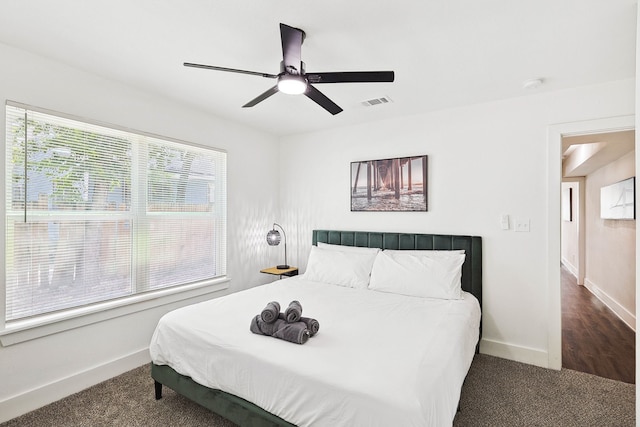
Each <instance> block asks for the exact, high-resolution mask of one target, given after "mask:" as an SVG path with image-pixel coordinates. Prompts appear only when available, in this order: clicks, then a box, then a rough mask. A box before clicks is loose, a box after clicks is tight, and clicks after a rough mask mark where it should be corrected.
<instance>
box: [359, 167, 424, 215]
mask: <svg viewBox="0 0 640 427" xmlns="http://www.w3.org/2000/svg"><path fill="white" fill-rule="evenodd" d="M427 187H428V186H427V156H426V155H424V156H411V157H396V158H393V159H383V160H365V161H359V162H352V163H351V211H353V212H356V211H376V212H393V211H401V212H426V211H427Z"/></svg>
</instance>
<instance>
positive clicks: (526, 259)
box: [280, 80, 634, 366]
mask: <svg viewBox="0 0 640 427" xmlns="http://www.w3.org/2000/svg"><path fill="white" fill-rule="evenodd" d="M381 108H384V107H381ZM633 113H634V80H624V81H617V82H611V83H608V84H603V85H598V86H591V87H583V88H577V89H573V90H565V91H559V92H553V93H546V94H545V93H543V94H538V95H532V96H527V97H522V98H517V99H511V100H505V101H500V102H492V103H486V104H481V105H474V106H468V107H464V108H458V109H450V110H445V111H439V112H434V113H430V114H423V115H418V116H415V117H409V118H403V119H397V120H389V121H384V122H378V123H375V124H367V125H364V126H353V127H347V128H341V129H338V130H333V131H325V132H318V133H312V134H304V135H296V136H292V137H290V138H286V139H285V140H284V141H283V143H282V145H281V147H280V150H281V151H282V153H286V158H287V162H286V163H283V164H282V165H281V167H282V169H281V182H282V189H283V191H282V193H281V200H282V212H283V217H284V218H286V220H285V219H283V221H284V224H287V225H288V226H289V229H293V230H295V232H291V233H289V235H290V242H292V243H290V245H289V247H290V252H291V254H292V259H291V262H292V263H297V264H298V265H300V266H301V267H304V264H305V260H306V257H307V254H308V251H309V247H310V232H311V230H312V229H314V228H332V229H345V230H349V229H353V230H389V231H407V232H426V233H452V234H473V235H479V236H482V237H483V253H484V264H483V269H484V271H483V273H484V274H483V276H484V277H483V279H484V292H483V304H484V305H483V339H482V343H481V351H482V352H484V353H488V354H493V355H497V356H501V357H506V358H510V359H514V360H520V361H524V362H527V363H532V364H535V365H540V366H551V365H552V364H551V363H550V361H549V357H550V354H549V337H548V333H549V320H548V313H549V306H548V302H549V300H548V295H549V293H550V292H551V289H550V288H549V286H554V287H558V286H559V277H558V278H557V280H555V279H554V280H553V281H551V284H550V281H549V280H548V271H552V270H549V268H550V266H549V261H548V259H549V251H550V249H549V248H550V246H553V245H550V244H549V241H548V235H549V234H548V229H549V227H550V225H549V223H548V215H549V213H548V211H547V207H548V206H549V205H550V195H549V186H548V184H547V176H549V175H548V173H549V170H548V168H549V157H548V153H547V149H548V144H547V132H548V128H549V126H550V125H553V124H559V123H565V122H574V121H582V120H590V119H596V118H602V117H613V116H624V115H630V114H633ZM417 154H427V155H429V174H428V175H429V212H427V213H365V212H350V205H349V181H350V179H349V163H350V162H351V161H356V160H368V159H381V158H389V157H396V156H407V155H417ZM559 156H560V152H558V165H559V164H560V161H559ZM557 175H558V176H559V170H558V172H557ZM557 186H558V190H557V194H558V195H559V193H560V190H559V188H560V181H559V179H558V182H557ZM551 205H553V203H551ZM555 205H557V209H558V211H557V212H555V213H553V215H557V217H558V218H559V217H560V211H559V206H560V201H559V200H558V201H557V202H555ZM500 214H508V215H510V217H511V219H512V220H513V219H514V218H527V219H529V220H530V229H531V231H530V232H528V233H526V232H525V233H521V232H514V231H513V228H512V229H510V230H508V231H503V230H501V229H500V225H499V216H500ZM285 226H286V225H285ZM554 234H555V236H554V237H553V239H557V240H556V241H557V247H558V254H557V257H558V258H559V256H560V254H559V240H560V229H559V227H558V232H557V233H554ZM555 262H556V263H558V265H559V262H560V259H557V260H555ZM558 271H559V270H558ZM558 294H559V292H558Z"/></svg>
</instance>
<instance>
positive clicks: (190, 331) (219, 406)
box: [150, 230, 482, 426]
mask: <svg viewBox="0 0 640 427" xmlns="http://www.w3.org/2000/svg"><path fill="white" fill-rule="evenodd" d="M312 243H313V246H312V251H311V254H310V257H309V265H308V266H307V271H306V272H305V274H303V275H300V276H296V277H291V278H286V279H282V280H279V281H276V282H273V283H271V284H267V285H263V286H258V287H255V288H252V289H249V290H246V291H242V292H237V293H234V294H231V295H227V296H225V297H221V298H217V299H214V300H210V301H205V302H202V303H198V304H194V305H191V306H188V307H183V308H181V309H178V310H174V311H172V312H171V313H168V314H167V315H165V316H164V317H163V318H162V319H161V320H160V322H159V324H158V327H157V328H156V331H155V332H154V336H153V338H152V341H151V344H150V353H151V359H152V364H151V376H152V378H153V379H154V381H155V396H156V399H160V398H161V397H162V387H163V385H164V386H167V387H169V388H171V389H173V390H175V391H176V392H177V393H179V394H182V395H184V396H185V397H187V398H189V399H191V400H193V401H195V402H197V403H198V404H200V405H202V406H204V407H206V408H208V409H210V410H212V411H213V412H216V413H218V414H220V415H222V416H223V417H225V418H227V419H229V420H231V421H233V422H234V423H236V424H238V425H240V426H293V425H300V426H309V425H313V426H357V425H366V426H388V425H403V426H412V425H416V426H418V425H421V426H425V425H434V426H435V425H437V426H441V425H451V424H452V422H453V418H454V416H455V412H456V409H457V407H458V401H459V397H460V389H461V387H462V383H463V381H464V378H465V376H466V373H467V372H468V369H469V366H470V364H471V361H472V359H473V354H474V353H475V352H477V348H478V347H477V344H478V341H479V337H480V331H481V327H480V307H481V303H482V241H481V238H480V237H477V236H456V235H437V234H410V233H386V232H362V231H337V230H314V231H313V233H312ZM344 247H349V248H352V249H353V248H355V249H353V252H349V251H347V250H345V249H344ZM366 248H371V249H372V250H374V249H376V255H375V257H374V261H373V266H371V265H369V268H370V269H372V270H370V274H371V277H370V283H367V284H365V286H364V288H363V287H362V285H361V284H358V283H359V282H358V283H356V285H357V286H355V285H354V286H345V285H340V286H336V285H335V284H332V283H331V281H332V280H333V279H334V278H335V277H334V276H335V275H336V274H337V275H340V274H341V273H340V272H341V271H343V270H344V267H345V265H342V264H345V263H346V264H348V265H347V267H349V268H351V266H352V264H353V263H358V267H361V264H362V265H364V264H366V263H364V261H363V260H365V259H366V260H367V262H369V259H370V257H369V256H368V255H364V254H365V253H366ZM377 249H380V250H384V251H380V252H377ZM343 250H344V252H343ZM416 251H429V252H427V253H429V257H434V256H435V255H438V256H437V257H436V258H437V259H438V260H437V261H435V262H437V263H441V262H442V261H440V259H441V258H442V259H446V260H447V261H446V262H450V261H448V260H449V259H451V260H453V259H454V258H455V259H459V258H462V259H463V261H460V263H461V265H460V268H459V272H458V274H459V276H458V282H459V284H460V285H461V291H460V293H459V297H458V296H457V295H458V294H455V295H456V296H455V297H454V298H449V297H439V296H436V298H432V296H433V295H428V297H423V296H422V295H414V294H412V293H411V292H413V290H412V289H409V290H408V292H405V291H404V290H403V291H401V292H400V293H396V292H395V291H393V292H390V291H389V289H385V286H388V285H391V286H395V284H394V283H390V280H391V279H392V278H393V277H400V276H397V275H395V276H390V275H389V274H386V273H387V270H386V269H384V270H382V269H381V268H382V267H380V266H381V265H382V264H380V262H381V261H380V260H381V259H382V258H384V257H383V256H382V255H379V253H384V254H389V255H387V258H385V259H387V261H388V260H389V259H392V258H393V257H396V258H393V259H394V260H395V259H397V260H409V259H410V260H415V257H414V256H413V255H412V254H413V253H416V254H419V256H420V257H422V253H423V252H416ZM461 251H464V255H463V256H462V257H460V256H458V255H456V254H457V253H460V252H461ZM319 254H320V255H319ZM440 255H442V257H441V256H440ZM429 259H432V258H429ZM345 260H346V261H345ZM451 262H453V261H451ZM456 262H457V261H456ZM349 263H351V264H349ZM363 263H364V264H363ZM438 265H440V264H438ZM364 270H365V271H366V268H364ZM389 271H391V270H389ZM396 273H397V272H396ZM394 274H395V273H394ZM460 276H461V277H460ZM342 277H343V276H340V277H339V278H338V279H337V280H342ZM354 277H355V276H354ZM447 277H448V276H447ZM374 278H375V283H374ZM351 279H352V278H351V277H350V278H349V280H351ZM356 279H358V280H359V279H360V276H357V277H356V278H355V279H353V280H354V282H353V283H355V282H357V280H356ZM385 279H386V280H385ZM407 280H409V279H407ZM349 283H350V284H352V283H351V282H349ZM374 284H375V285H376V287H375V288H372V286H373V285H374ZM367 286H369V288H367ZM394 289H395V288H394ZM418 292H422V290H418ZM447 292H448V290H447ZM293 299H296V300H299V301H300V302H301V304H302V306H303V310H304V314H305V315H308V316H311V317H314V318H316V319H318V321H319V322H320V325H321V327H320V331H319V333H318V334H317V335H316V336H314V337H312V338H310V339H309V340H308V341H307V342H306V343H305V344H304V345H297V344H292V343H288V342H285V341H283V340H278V339H274V338H271V337H264V336H260V335H255V334H251V332H249V322H250V320H251V318H252V316H253V315H255V314H256V313H259V312H260V310H261V309H262V308H263V307H264V305H265V304H266V303H267V302H269V301H271V300H278V301H280V302H281V304H283V305H284V306H286V304H288V302H289V301H291V300H293ZM396 321H397V322H398V323H394V322H396ZM431 326H434V327H431Z"/></svg>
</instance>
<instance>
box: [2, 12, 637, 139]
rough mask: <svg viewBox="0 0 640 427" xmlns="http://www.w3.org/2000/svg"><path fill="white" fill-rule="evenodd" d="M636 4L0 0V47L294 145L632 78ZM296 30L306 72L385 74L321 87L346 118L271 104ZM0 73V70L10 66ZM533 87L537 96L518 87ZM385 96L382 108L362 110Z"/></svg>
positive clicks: (292, 103)
mask: <svg viewBox="0 0 640 427" xmlns="http://www.w3.org/2000/svg"><path fill="white" fill-rule="evenodd" d="M636 8H637V4H636V1H635V0H538V1H516V0H395V1H393V2H390V1H382V0H349V1H343V0H325V1H322V2H310V1H305V0H253V1H248V0H182V1H178V0H173V1H170V0H136V1H131V0H93V1H82V0H55V1H51V0H20V1H18V0H13V1H8V0H3V1H2V2H1V3H0V42H2V43H5V44H7V45H11V46H15V47H19V48H23V49H25V50H28V51H32V52H34V53H37V54H40V55H44V56H46V57H49V58H52V59H55V60H58V61H61V62H64V63H67V64H69V65H72V66H74V67H77V68H80V69H84V70H86V71H89V72H92V73H95V74H98V75H101V76H104V77H106V78H109V79H113V80H117V81H120V82H123V83H126V84H128V85H130V86H134V87H137V88H140V89H142V90H145V91H150V92H154V93H157V94H160V95H162V96H165V97H167V98H170V99H172V100H174V101H177V102H181V103H184V104H189V105H191V106H193V107H195V108H198V109H201V110H205V111H207V112H210V113H211V114H215V115H217V116H221V117H224V118H227V119H231V120H234V121H237V122H240V123H243V124H245V125H247V126H251V127H254V128H257V129H261V130H264V131H267V132H269V133H273V134H275V135H290V134H295V133H300V132H307V131H314V130H320V129H327V128H332V127H338V126H344V125H349V124H355V123H366V122H370V121H377V120H384V119H387V118H391V117H399V116H406V115H412V114H418V113H423V112H428V111H434V110H440V109H444V108H450V107H456V106H460V105H468V104H475V103H480V102H486V101H492V100H499V99H505V98H511V97H518V96H525V95H530V94H531V93H539V92H544V91H553V90H558V89H563V88H570V87H576V86H582V85H589V84H597V83H601V82H607V81H612V80H619V79H626V78H633V77H634V76H635V39H636ZM280 22H282V23H285V24H288V25H291V26H294V27H298V28H301V29H302V30H304V31H305V32H306V39H305V42H304V44H303V47H302V58H303V61H304V62H305V63H306V69H307V71H358V70H363V71H369V70H393V71H395V73H396V80H395V82H394V83H359V84H324V85H318V86H317V88H318V89H320V90H321V91H322V92H323V93H324V94H325V95H327V96H328V97H330V98H331V99H332V100H333V101H334V102H336V103H337V104H338V105H340V106H341V107H342V108H343V109H344V111H343V112H342V113H340V114H338V115H336V116H331V115H330V114H329V113H327V112H326V111H324V110H323V109H321V108H320V107H319V106H318V105H316V104H315V103H314V102H312V101H311V100H310V99H307V98H306V97H304V96H292V95H285V94H282V93H278V94H276V95H274V96H272V97H271V98H269V99H267V100H265V101H263V102H262V103H260V104H258V105H257V106H256V107H253V108H241V106H242V105H243V104H245V103H246V102H248V101H249V100H251V99H253V98H254V97H256V96H257V95H258V94H260V93H262V92H264V91H265V90H266V89H268V88H270V87H271V86H273V84H274V81H273V80H270V79H265V78H261V77H256V76H250V75H243V74H232V73H223V72H219V71H209V70H201V69H193V68H186V67H183V66H182V63H183V62H196V63H204V64H211V65H217V66H223V67H230V68H240V69H246V70H251V71H259V72H266V73H272V74H277V73H278V72H279V62H280V60H281V59H282V52H281V47H280V33H279V27H278V24H279V23H280ZM7 65H9V66H10V64H4V65H3V66H7ZM531 78H543V79H544V84H543V85H542V86H541V87H540V88H538V89H536V90H535V91H534V92H532V91H530V90H525V89H523V87H522V84H523V81H524V80H527V79H531ZM382 96H386V97H389V98H391V99H392V100H393V102H392V103H390V104H385V105H380V106H374V107H363V106H362V105H361V102H362V101H365V100H368V99H372V98H378V97H382Z"/></svg>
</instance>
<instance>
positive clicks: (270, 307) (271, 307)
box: [260, 301, 280, 323]
mask: <svg viewBox="0 0 640 427" xmlns="http://www.w3.org/2000/svg"><path fill="white" fill-rule="evenodd" d="M279 314H280V304H279V303H278V301H271V302H270V303H268V304H267V306H266V307H265V308H264V309H263V310H262V312H261V313H260V316H261V317H262V320H264V321H265V322H267V323H273V322H275V321H276V320H277V319H278V315H279Z"/></svg>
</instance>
